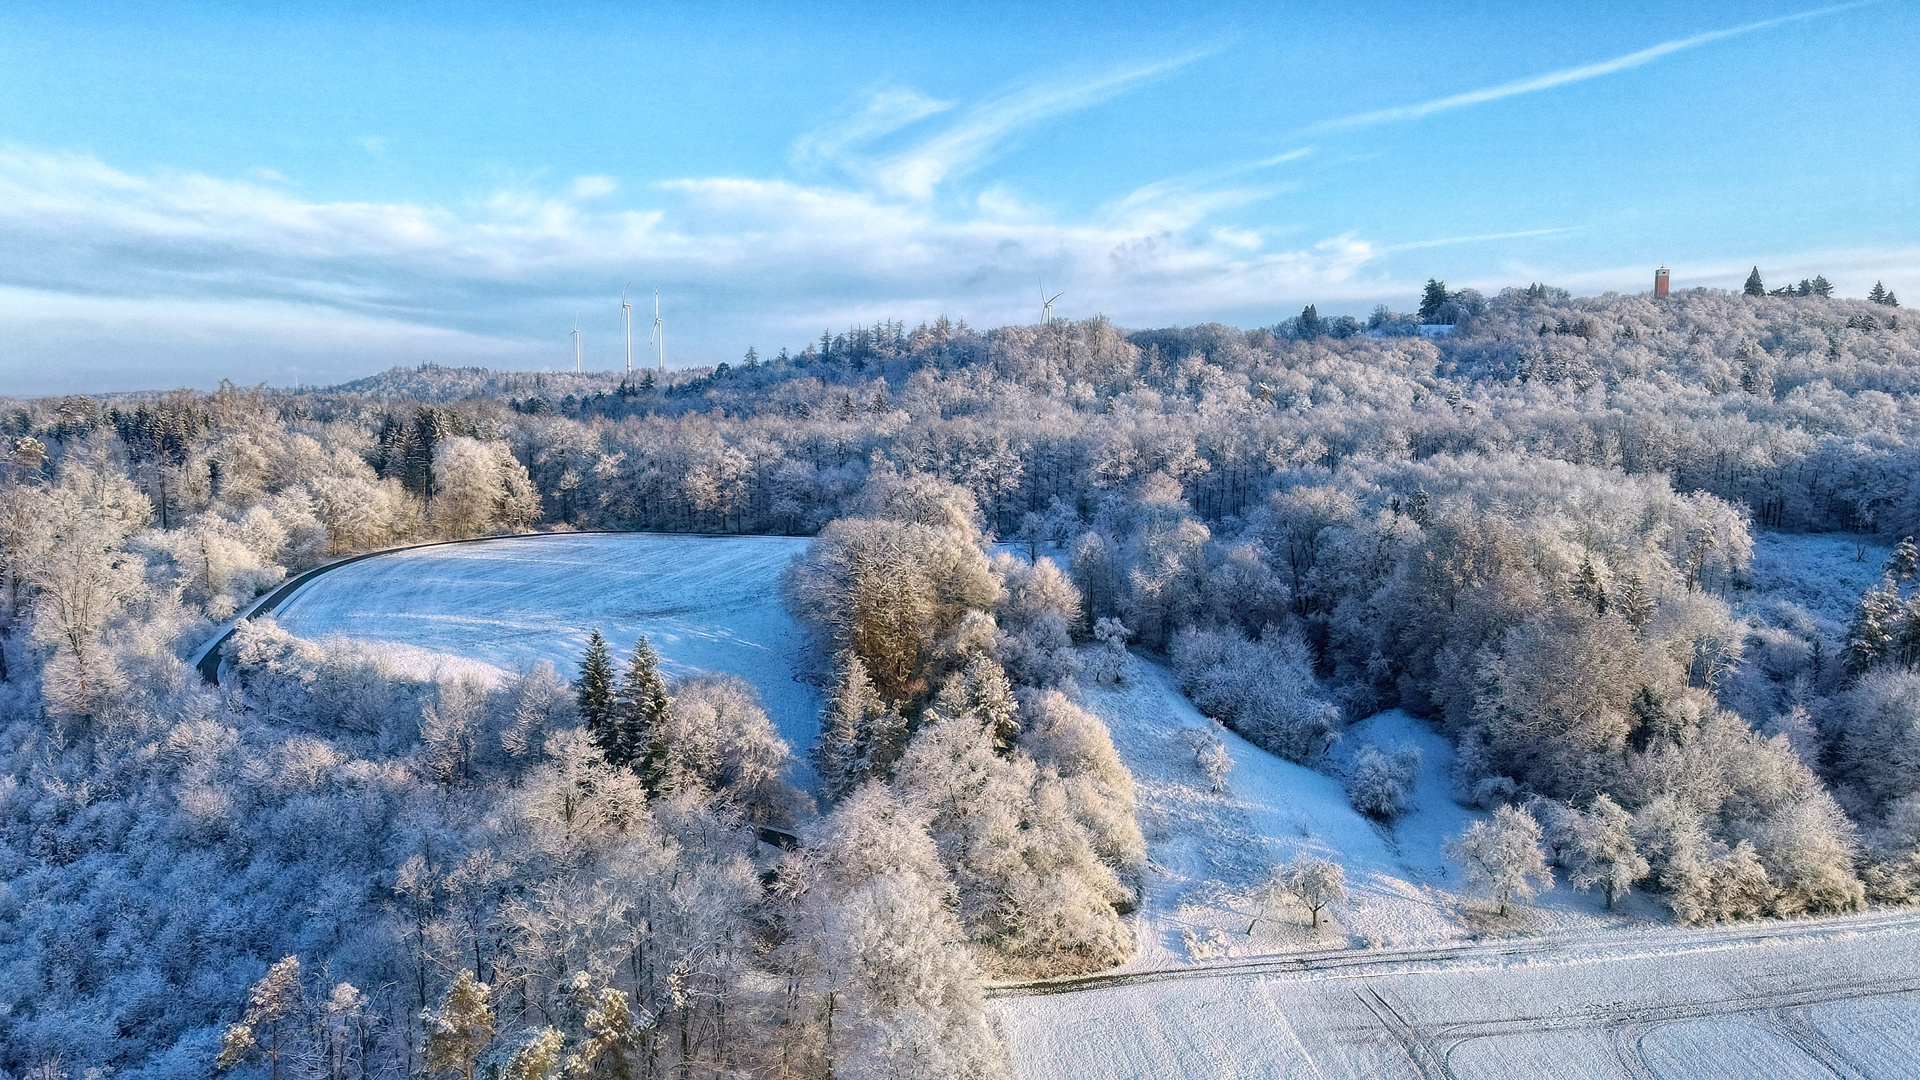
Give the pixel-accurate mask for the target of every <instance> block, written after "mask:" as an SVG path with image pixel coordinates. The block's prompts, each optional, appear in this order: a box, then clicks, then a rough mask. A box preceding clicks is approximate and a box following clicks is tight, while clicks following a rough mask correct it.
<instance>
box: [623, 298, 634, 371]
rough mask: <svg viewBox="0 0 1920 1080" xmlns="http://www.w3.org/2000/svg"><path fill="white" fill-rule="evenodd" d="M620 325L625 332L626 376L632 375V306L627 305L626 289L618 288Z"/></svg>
mask: <svg viewBox="0 0 1920 1080" xmlns="http://www.w3.org/2000/svg"><path fill="white" fill-rule="evenodd" d="M620 324H621V325H622V326H624V327H626V330H627V374H628V375H629V376H631V375H632V374H633V305H632V304H629V303H627V288H626V286H624V285H622V286H621V287H620Z"/></svg>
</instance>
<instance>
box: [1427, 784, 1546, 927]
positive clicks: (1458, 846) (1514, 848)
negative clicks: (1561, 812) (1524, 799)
mask: <svg viewBox="0 0 1920 1080" xmlns="http://www.w3.org/2000/svg"><path fill="white" fill-rule="evenodd" d="M1446 853H1447V855H1448V856H1450V857H1452V858H1455V859H1459V860H1460V861H1461V862H1462V863H1464V864H1465V865H1466V868H1467V880H1468V881H1470V882H1472V883H1473V884H1474V886H1475V887H1477V888H1482V889H1485V890H1486V891H1487V893H1488V894H1489V895H1491V896H1492V897H1493V899H1494V900H1495V901H1496V902H1498V903H1499V905H1500V914H1501V915H1502V916H1505V915H1506V913H1507V906H1508V903H1509V902H1510V901H1511V900H1512V899H1513V898H1514V897H1516V896H1517V897H1519V898H1520V899H1522V900H1530V899H1532V898H1533V896H1534V893H1535V892H1536V891H1537V890H1536V889H1535V887H1534V883H1535V882H1538V883H1539V888H1541V889H1551V888H1553V871H1552V870H1549V869H1548V868H1547V859H1546V855H1545V853H1543V852H1542V851H1541V850H1540V823H1539V822H1537V821H1535V820H1533V815H1532V814H1529V813H1527V812H1526V811H1525V810H1522V809H1520V808H1518V807H1514V806H1502V807H1501V808H1500V809H1498V810H1495V811H1494V812H1493V819H1492V820H1491V821H1476V822H1474V823H1473V825H1472V826H1471V827H1469V828H1468V829H1467V831H1466V832H1464V833H1461V834H1460V835H1459V836H1458V837H1457V838H1455V839H1454V840H1453V841H1452V842H1450V843H1448V844H1447V846H1446Z"/></svg>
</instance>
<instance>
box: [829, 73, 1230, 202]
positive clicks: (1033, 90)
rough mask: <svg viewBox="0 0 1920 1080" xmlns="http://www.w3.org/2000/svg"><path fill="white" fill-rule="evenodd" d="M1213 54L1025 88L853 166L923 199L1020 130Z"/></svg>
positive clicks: (892, 189) (882, 184)
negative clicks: (923, 137)
mask: <svg viewBox="0 0 1920 1080" xmlns="http://www.w3.org/2000/svg"><path fill="white" fill-rule="evenodd" d="M1208 55H1211V54H1210V53H1207V52H1194V53H1187V54H1185V55H1182V56H1177V57H1174V58H1172V59H1167V60H1155V61H1148V62H1144V63H1137V64H1129V65H1123V66H1120V67H1116V68H1112V69H1110V70H1108V71H1105V72H1102V73H1100V74H1098V75H1095V76H1092V77H1090V78H1084V79H1079V80H1071V81H1067V80H1062V81H1054V82H1045V83H1038V84H1035V85H1031V86H1026V87H1021V88H1019V89H1017V90H1013V91H1011V92H1009V93H1006V94H1002V95H1000V96H999V97H995V98H992V99H989V100H987V101H983V102H981V103H979V104H977V105H975V106H973V107H971V108H969V109H967V110H965V111H964V112H962V113H961V114H960V116H959V117H958V118H957V119H956V120H955V121H954V123H953V124H952V125H951V126H949V127H948V128H947V129H946V130H944V131H942V132H940V133H938V134H936V135H933V136H931V137H930V138H927V139H926V140H924V141H922V142H920V143H919V144H917V145H915V146H912V147H910V148H908V149H906V150H903V151H900V152H897V153H895V154H892V155H889V156H886V157H882V158H880V159H878V160H875V161H871V162H863V163H857V164H850V166H849V168H850V171H855V172H856V173H857V174H859V175H862V176H864V177H865V178H866V179H867V180H868V181H869V182H871V183H873V184H874V185H875V186H877V187H878V188H879V190H881V191H883V192H885V193H886V194H889V195H893V196H905V197H908V198H917V199H924V198H927V197H928V196H930V195H932V194H933V191H934V188H936V187H938V186H939V185H940V184H941V183H943V182H944V181H947V180H949V179H951V178H953V177H955V176H957V175H960V174H962V173H964V172H966V171H968V170H969V169H971V168H974V167H976V166H978V165H979V164H980V163H981V162H982V161H983V160H985V159H986V158H987V157H988V156H989V155H990V154H991V153H992V152H993V151H994V150H995V149H997V148H998V147H999V146H1001V145H1002V144H1003V143H1005V142H1006V140H1007V139H1008V138H1009V137H1011V136H1012V135H1013V134H1014V133H1015V132H1017V131H1019V130H1020V129H1022V128H1025V127H1028V126H1031V125H1033V124H1036V123H1038V122H1040V121H1042V120H1047V119H1050V118H1052V117H1056V116H1061V115H1064V114H1067V113H1071V112H1076V111H1078V110H1080V109H1085V108H1090V107H1092V106H1094V105H1098V104H1100V103H1102V102H1105V101H1109V100H1112V99H1113V98H1115V97H1117V96H1119V95H1120V94H1123V93H1125V92H1126V91H1128V90H1131V89H1133V88H1134V87H1137V86H1139V85H1141V84H1143V83H1145V82H1147V81H1149V80H1151V79H1154V78H1157V77H1159V76H1162V75H1166V74H1168V73H1170V72H1173V71H1177V70H1179V69H1180V68H1183V67H1185V66H1187V65H1188V64H1191V63H1193V62H1194V61H1196V60H1199V59H1201V58H1202V57H1205V56H1208Z"/></svg>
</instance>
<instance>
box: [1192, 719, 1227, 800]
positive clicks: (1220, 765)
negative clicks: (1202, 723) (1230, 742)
mask: <svg viewBox="0 0 1920 1080" xmlns="http://www.w3.org/2000/svg"><path fill="white" fill-rule="evenodd" d="M1193 760H1194V763H1195V764H1197V765H1199V766H1200V774H1201V775H1202V776H1205V777H1206V778H1207V784H1208V786H1209V787H1210V788H1211V789H1212V791H1213V793H1214V794H1215V795H1218V794H1220V793H1221V792H1223V791H1225V790H1226V789H1227V777H1228V776H1229V775H1230V774H1232V772H1233V755H1232V754H1230V753H1228V752H1227V742H1226V740H1225V739H1222V738H1221V737H1220V734H1219V732H1217V731H1213V730H1211V729H1209V730H1207V731H1204V732H1201V733H1200V737H1199V738H1197V739H1195V740H1194V749H1193Z"/></svg>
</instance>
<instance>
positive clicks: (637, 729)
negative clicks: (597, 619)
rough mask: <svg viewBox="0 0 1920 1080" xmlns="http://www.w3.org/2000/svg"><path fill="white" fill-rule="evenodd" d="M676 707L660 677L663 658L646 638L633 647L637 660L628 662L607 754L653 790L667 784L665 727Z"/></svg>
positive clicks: (663, 678) (642, 637) (665, 681)
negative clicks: (673, 705)
mask: <svg viewBox="0 0 1920 1080" xmlns="http://www.w3.org/2000/svg"><path fill="white" fill-rule="evenodd" d="M672 704H673V702H672V699H671V698H669V697H668V695H667V680H666V677H665V676H663V675H662V674H661V673H660V654H659V653H657V652H655V651H654V649H653V642H651V641H648V640H647V637H646V635H645V634H642V635H640V638H639V640H637V641H635V642H634V643H633V658H632V659H630V660H628V661H627V671H626V674H625V676H623V677H622V678H621V680H620V688H619V690H618V691H617V692H615V694H614V702H613V716H612V718H611V722H610V723H609V725H608V731H609V732H610V737H609V738H608V739H607V742H606V747H605V750H606V753H607V760H608V761H610V762H612V763H613V764H615V765H625V766H628V767H629V768H631V769H633V770H634V772H636V773H638V774H639V776H640V778H641V780H643V781H644V782H645V783H646V784H647V786H648V788H649V789H650V790H659V789H660V787H661V785H662V783H663V781H664V770H665V768H666V757H667V753H668V748H667V746H666V738H665V736H666V732H665V731H664V725H665V721H666V718H667V713H668V710H669V709H670V708H671V707H672Z"/></svg>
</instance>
